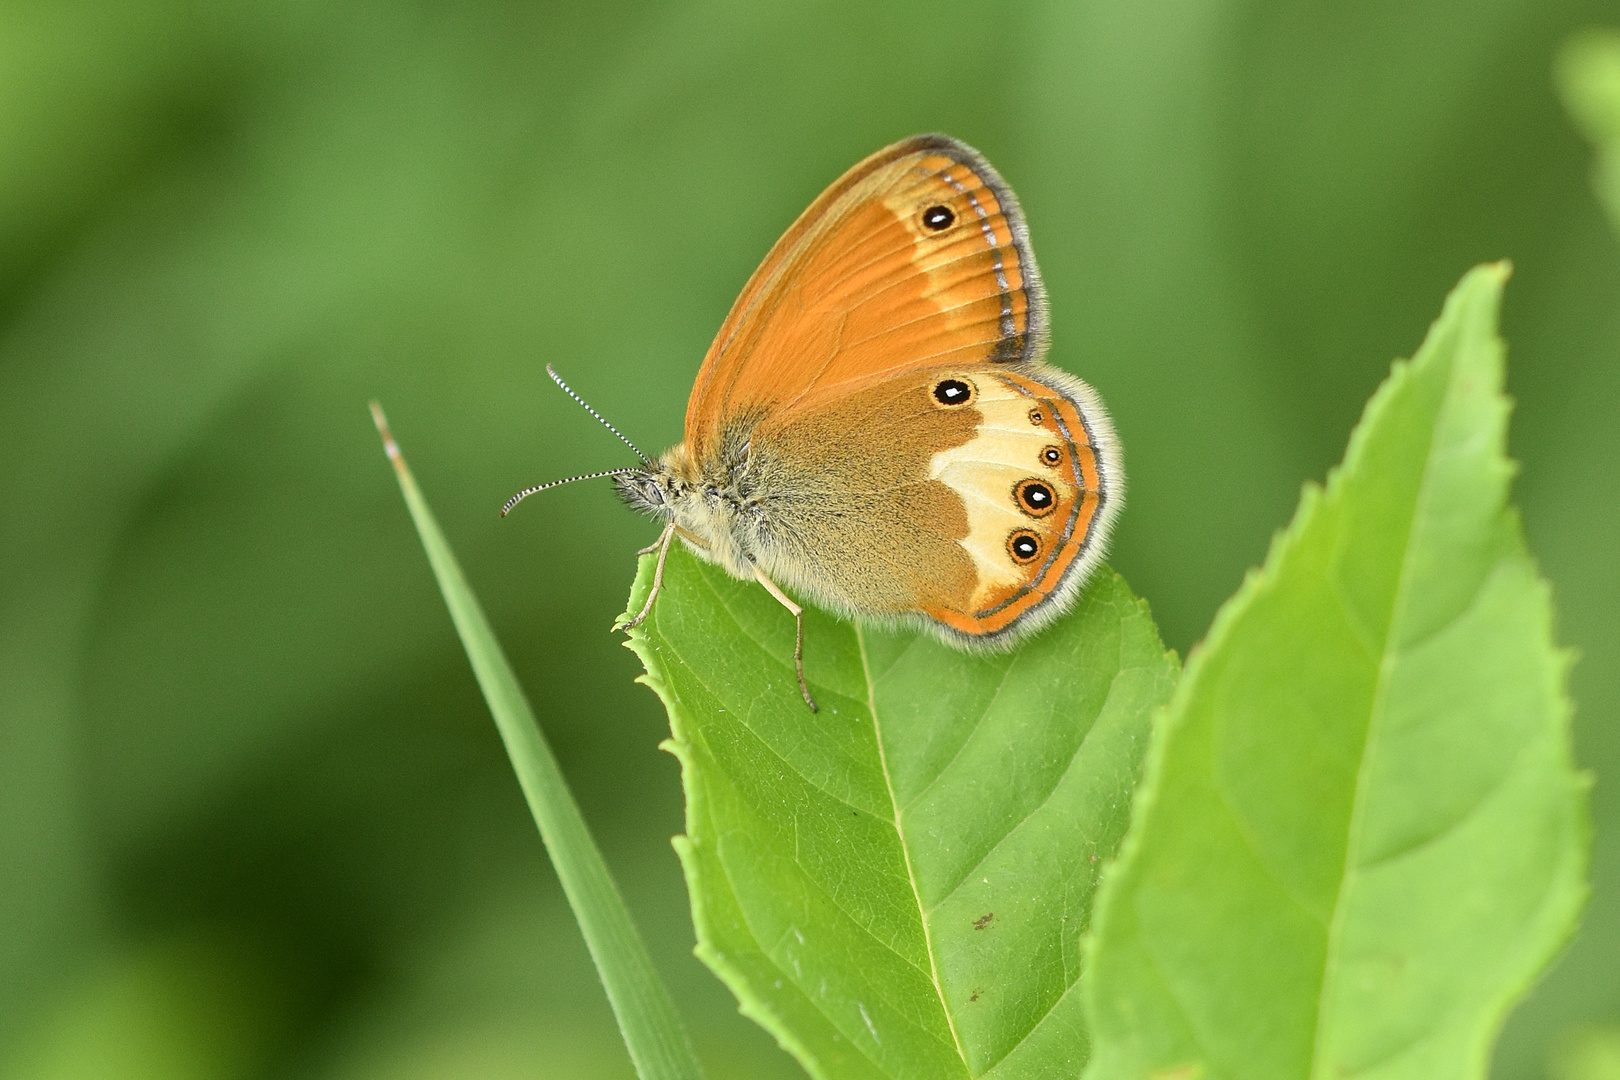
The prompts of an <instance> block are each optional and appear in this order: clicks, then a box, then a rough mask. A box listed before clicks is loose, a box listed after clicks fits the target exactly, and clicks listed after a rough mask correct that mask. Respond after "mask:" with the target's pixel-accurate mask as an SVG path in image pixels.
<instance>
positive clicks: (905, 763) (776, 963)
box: [630, 546, 1176, 1080]
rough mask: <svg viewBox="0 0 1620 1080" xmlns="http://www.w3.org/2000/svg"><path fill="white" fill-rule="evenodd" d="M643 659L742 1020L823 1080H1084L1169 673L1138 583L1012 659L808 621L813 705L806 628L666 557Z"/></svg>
mask: <svg viewBox="0 0 1620 1080" xmlns="http://www.w3.org/2000/svg"><path fill="white" fill-rule="evenodd" d="M650 563H651V558H650V557H649V558H647V559H644V560H643V562H642V567H641V574H640V576H639V577H638V579H637V584H636V588H635V590H634V592H633V594H632V603H631V605H630V606H631V609H632V610H636V609H639V607H640V601H641V600H642V598H644V597H645V596H646V593H647V589H648V587H649V584H650V582H649V577H650ZM631 647H632V648H634V649H635V651H636V652H637V654H638V655H639V656H640V657H641V658H642V661H643V663H644V664H645V665H646V669H647V674H646V676H645V677H644V680H643V681H645V682H647V683H648V684H649V685H650V686H652V687H653V688H654V689H655V690H656V691H657V692H658V694H659V696H660V697H662V698H663V701H664V703H665V705H666V706H667V708H668V710H669V717H670V730H671V732H672V738H671V740H670V742H669V743H667V744H666V746H667V747H668V748H669V749H671V750H672V751H673V752H674V754H675V755H676V756H677V757H678V758H679V759H680V761H681V766H682V776H683V778H684V781H685V786H686V798H687V803H686V813H687V818H686V836H685V837H682V838H679V839H678V840H677V843H676V846H677V849H678V850H679V852H680V855H681V860H682V863H683V864H684V866H685V869H686V876H687V884H688V887H689V889H690V891H691V897H692V912H693V920H694V922H695V924H696V927H697V933H698V948H697V952H698V955H699V956H700V957H701V958H702V959H703V960H704V961H705V962H706V963H707V964H708V965H709V966H710V967H712V968H713V969H714V970H715V972H716V973H718V974H719V976H720V977H721V978H722V979H723V980H725V982H726V984H727V985H728V986H730V987H731V989H732V991H733V992H734V993H735V994H736V995H737V998H738V1001H739V1002H740V1003H741V1007H742V1011H743V1012H744V1013H746V1014H747V1015H748V1016H751V1017H753V1018H754V1019H755V1020H757V1021H758V1022H759V1023H760V1024H762V1025H764V1027H765V1028H766V1029H767V1030H769V1031H770V1032H771V1033H773V1034H774V1035H775V1036H776V1037H777V1039H778V1040H780V1042H781V1043H782V1045H783V1046H785V1047H786V1048H787V1049H788V1050H789V1051H791V1052H792V1053H793V1054H794V1055H796V1056H797V1057H798V1059H799V1060H800V1061H801V1062H802V1063H803V1064H804V1066H805V1067H806V1068H807V1069H808V1070H809V1071H810V1072H811V1074H812V1075H814V1076H816V1077H819V1078H827V1080H831V1078H840V1080H842V1078H850V1077H874V1078H875V1077H894V1078H899V1077H916V1078H927V1080H946V1078H949V1077H965V1076H973V1077H978V1076H993V1077H996V1078H997V1080H1011V1078H1014V1077H1035V1076H1049V1075H1062V1076H1074V1075H1076V1074H1077V1073H1078V1071H1079V1069H1080V1067H1081V1066H1082V1065H1083V1064H1084V1062H1085V1059H1086V1054H1087V1039H1086V1036H1085V1032H1084V1028H1083V1026H1082V1023H1081V1009H1080V1000H1079V993H1078V986H1077V978H1078V976H1079V973H1080V968H1081V956H1080V941H1081V937H1082V934H1083V932H1084V931H1085V928H1086V926H1087V924H1088V923H1089V921H1090V913H1091V904H1092V898H1093V895H1094V892H1095V888H1096V883H1097V879H1098V875H1099V873H1100V871H1101V868H1102V866H1103V864H1104V862H1105V861H1106V860H1107V859H1108V858H1109V857H1111V856H1112V854H1113V853H1114V851H1115V849H1116V847H1117V845H1118V843H1119V841H1120V838H1121V837H1122V836H1123V835H1124V830H1125V827H1126V825H1127V822H1128V820H1129V805H1130V791H1131V789H1132V787H1133V786H1134V784H1135V781H1136V778H1137V776H1138V775H1139V769H1140V763H1141V760H1142V757H1143V755H1144V754H1145V752H1146V747H1147V742H1148V732H1149V716H1150V714H1151V712H1152V710H1153V709H1155V708H1156V707H1158V706H1160V705H1161V704H1162V703H1163V702H1164V701H1165V700H1166V699H1167V698H1168V696H1169V692H1170V689H1171V687H1172V685H1173V684H1174V681H1175V677H1176V661H1175V657H1174V656H1173V655H1171V654H1168V653H1166V651H1165V648H1164V646H1163V645H1162V644H1161V643H1160V641H1159V637H1158V633H1157V631H1156V630H1155V628H1154V626H1153V621H1152V619H1151V617H1150V616H1149V614H1148V611H1147V607H1146V605H1145V604H1143V603H1142V602H1141V601H1139V600H1137V599H1136V598H1135V597H1134V596H1132V595H1131V593H1130V590H1129V589H1128V588H1127V587H1126V585H1125V583H1124V581H1123V580H1121V579H1120V578H1119V577H1118V576H1117V575H1115V574H1114V573H1113V572H1112V571H1110V570H1107V569H1104V570H1102V571H1101V572H1100V573H1099V574H1098V577H1097V580H1096V581H1095V582H1094V583H1092V585H1091V586H1090V587H1089V588H1088V589H1087V591H1086V593H1085V595H1084V597H1083V598H1082V599H1081V600H1080V602H1079V604H1078V605H1077V610H1076V611H1074V612H1072V613H1071V614H1070V615H1068V616H1067V617H1065V618H1064V619H1062V620H1060V621H1059V622H1058V623H1057V624H1056V625H1054V626H1053V627H1051V628H1049V629H1048V630H1047V631H1045V632H1044V633H1042V634H1040V635H1039V636H1037V637H1036V638H1034V639H1033V640H1031V641H1029V642H1027V643H1026V644H1024V645H1023V646H1022V647H1021V648H1019V649H1018V650H1017V651H1015V652H1011V653H1004V654H999V655H978V656H975V655H968V654H965V653H962V652H959V651H956V650H954V649H951V648H947V647H946V646H944V645H941V644H939V643H938V642H936V641H934V640H933V639H932V638H930V637H927V636H925V635H921V634H915V633H899V632H880V631H875V630H872V629H870V628H866V627H857V626H855V625H853V624H851V623H847V622H841V621H838V620H836V619H834V618H832V617H831V616H827V615H824V614H822V613H820V612H816V611H808V612H806V626H805V669H806V672H807V674H808V676H809V680H810V683H811V686H812V689H813V691H814V693H815V696H816V699H817V701H818V702H819V703H820V706H821V711H820V712H818V713H811V712H810V711H809V710H808V709H806V708H805V706H804V703H803V702H802V701H801V700H800V698H799V693H798V689H797V686H796V684H795V682H794V676H793V667H792V659H791V657H792V651H793V619H792V618H791V617H790V616H789V615H788V613H787V612H786V611H785V610H783V608H782V607H781V606H780V605H779V604H778V603H777V602H776V601H775V600H773V599H771V597H770V596H768V595H767V594H766V593H765V591H764V590H763V589H761V588H760V587H759V586H758V585H755V584H752V583H745V582H740V581H736V580H734V579H732V578H730V577H729V576H727V575H726V574H725V573H724V572H723V571H722V570H720V569H719V568H717V567H714V566H712V565H709V564H706V563H702V562H700V561H699V560H698V559H697V558H696V557H694V556H692V555H690V554H689V553H687V552H686V551H685V550H682V549H679V547H678V546H677V550H675V551H674V552H672V553H671V555H670V559H669V565H668V569H667V573H666V576H665V580H664V591H663V593H662V594H661V595H660V596H659V598H658V601H657V603H656V605H655V606H654V608H653V614H652V617H651V618H650V619H649V620H648V621H647V623H646V624H645V625H644V627H643V628H642V629H641V630H638V631H636V632H635V633H634V634H633V636H632V639H631Z"/></svg>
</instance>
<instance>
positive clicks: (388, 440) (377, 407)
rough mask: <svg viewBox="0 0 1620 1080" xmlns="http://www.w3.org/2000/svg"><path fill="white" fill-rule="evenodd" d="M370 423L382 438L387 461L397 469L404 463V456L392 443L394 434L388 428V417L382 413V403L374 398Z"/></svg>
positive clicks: (395, 443) (396, 445) (397, 444)
mask: <svg viewBox="0 0 1620 1080" xmlns="http://www.w3.org/2000/svg"><path fill="white" fill-rule="evenodd" d="M371 422H372V423H373V424H376V425H377V434H378V435H381V436H382V443H383V452H384V453H385V454H387V455H388V460H389V461H392V462H393V463H394V466H395V467H396V468H398V467H399V466H401V465H403V464H404V462H405V458H404V456H403V455H402V454H401V453H400V452H399V443H397V442H395V441H394V433H393V432H392V431H390V430H389V428H388V416H387V414H385V413H384V412H383V407H382V403H381V402H379V401H378V400H377V399H376V398H372V399H371Z"/></svg>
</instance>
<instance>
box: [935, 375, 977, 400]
mask: <svg viewBox="0 0 1620 1080" xmlns="http://www.w3.org/2000/svg"><path fill="white" fill-rule="evenodd" d="M934 400H935V401H937V402H939V403H940V404H941V405H944V406H947V407H951V406H956V405H966V404H967V403H968V402H970V401H972V400H973V384H972V383H970V382H967V381H965V380H963V379H941V380H940V381H939V382H937V383H935V384H934Z"/></svg>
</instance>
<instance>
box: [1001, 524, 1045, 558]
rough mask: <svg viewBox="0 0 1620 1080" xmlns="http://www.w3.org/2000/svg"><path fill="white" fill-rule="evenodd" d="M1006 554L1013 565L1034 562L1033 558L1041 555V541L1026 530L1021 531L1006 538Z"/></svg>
mask: <svg viewBox="0 0 1620 1080" xmlns="http://www.w3.org/2000/svg"><path fill="white" fill-rule="evenodd" d="M1007 553H1008V554H1010V555H1011V556H1012V558H1013V562H1015V563H1020V564H1022V563H1028V562H1034V561H1035V556H1037V555H1039V554H1040V553H1041V541H1040V538H1039V537H1037V536H1036V535H1035V534H1034V533H1032V532H1030V531H1029V530H1028V529H1021V530H1019V531H1018V532H1015V533H1013V534H1012V535H1011V536H1009V537H1007Z"/></svg>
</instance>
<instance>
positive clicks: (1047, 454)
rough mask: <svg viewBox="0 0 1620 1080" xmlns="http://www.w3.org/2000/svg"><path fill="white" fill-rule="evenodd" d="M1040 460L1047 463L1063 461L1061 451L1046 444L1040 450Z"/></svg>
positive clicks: (1055, 463) (1056, 463) (1052, 463)
mask: <svg viewBox="0 0 1620 1080" xmlns="http://www.w3.org/2000/svg"><path fill="white" fill-rule="evenodd" d="M1041 460H1042V461H1043V462H1045V463H1046V464H1048V465H1058V464H1061V463H1062V461H1063V451H1061V450H1059V449H1058V448H1057V447H1055V446H1048V447H1047V448H1046V449H1045V450H1042V451H1041Z"/></svg>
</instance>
